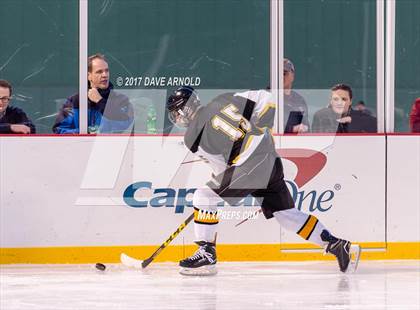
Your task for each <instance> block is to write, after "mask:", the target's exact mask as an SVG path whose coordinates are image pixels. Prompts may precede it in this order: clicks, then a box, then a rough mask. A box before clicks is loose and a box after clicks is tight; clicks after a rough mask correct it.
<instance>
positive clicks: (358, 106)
mask: <svg viewBox="0 0 420 310" xmlns="http://www.w3.org/2000/svg"><path fill="white" fill-rule="evenodd" d="M354 110H356V111H362V112H363V113H367V114H369V115H372V111H371V110H369V109H368V108H367V107H366V104H365V102H364V101H363V100H360V101H358V102H357V103H356V105H355V106H354Z"/></svg>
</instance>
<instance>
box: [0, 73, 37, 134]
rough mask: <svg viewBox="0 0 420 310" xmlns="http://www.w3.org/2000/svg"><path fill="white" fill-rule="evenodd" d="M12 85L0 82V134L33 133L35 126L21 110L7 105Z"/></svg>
mask: <svg viewBox="0 0 420 310" xmlns="http://www.w3.org/2000/svg"><path fill="white" fill-rule="evenodd" d="M11 97H12V85H11V84H10V83H9V82H8V81H6V80H0V134H2V133H7V134H29V133H35V126H34V124H32V122H31V120H30V119H29V118H28V116H26V113H25V112H23V110H21V109H19V108H17V107H13V106H10V105H9V102H10V98H11Z"/></svg>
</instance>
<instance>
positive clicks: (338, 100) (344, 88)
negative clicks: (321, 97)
mask: <svg viewBox="0 0 420 310" xmlns="http://www.w3.org/2000/svg"><path fill="white" fill-rule="evenodd" d="M352 98H353V92H352V89H351V87H350V86H348V85H345V84H337V85H335V86H333V88H331V102H330V104H329V105H328V107H326V108H323V109H321V110H319V111H318V112H316V113H315V115H314V119H313V122H312V131H313V132H335V133H348V132H349V133H363V132H366V133H368V132H370V133H376V130H377V122H376V118H375V117H373V116H371V115H369V114H367V113H363V112H362V111H355V110H353V109H352V108H351V103H352Z"/></svg>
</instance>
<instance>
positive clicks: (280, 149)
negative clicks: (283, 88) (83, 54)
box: [0, 136, 385, 248]
mask: <svg viewBox="0 0 420 310" xmlns="http://www.w3.org/2000/svg"><path fill="white" fill-rule="evenodd" d="M275 142H276V151H277V153H278V154H279V155H280V157H281V158H282V162H283V166H284V172H285V180H286V184H287V186H288V188H289V191H290V193H291V195H292V197H293V199H294V201H295V205H296V207H297V208H299V209H300V210H302V211H304V212H306V213H310V214H314V215H316V216H317V217H318V218H320V220H322V221H323V222H324V223H325V225H326V226H327V227H328V228H330V229H331V230H332V231H333V232H334V233H336V234H339V235H340V236H343V237H344V238H349V239H351V240H354V241H359V242H384V241H385V207H384V206H385V201H384V200H385V155H384V140H383V137H377V136H364V137H351V136H345V137H335V136H317V137H315V136H306V137H303V136H301V137H292V136H282V137H275ZM1 146H2V147H1V153H0V154H1V182H2V186H1V204H2V216H1V236H0V241H1V247H38V246H112V245H153V244H160V243H161V241H162V240H164V239H165V238H166V237H167V235H168V234H169V233H170V232H171V231H172V230H173V229H174V228H176V227H177V226H178V225H179V223H181V222H182V221H183V220H184V219H185V218H186V217H188V215H189V214H190V213H191V212H192V211H193V208H192V197H193V194H194V192H195V190H196V189H197V188H200V187H204V186H205V184H206V182H207V181H208V180H209V178H210V176H211V173H212V171H211V169H210V167H209V166H208V165H207V164H206V163H205V162H204V161H202V160H200V159H197V158H196V157H195V156H194V155H193V154H189V153H188V152H187V150H186V148H185V146H184V145H183V138H182V137H181V136H169V137H161V136H143V137H140V136H138V137H129V136H118V137H66V138H59V137H57V138H56V137H37V138H34V139H22V138H19V137H10V138H7V139H2V140H1ZM16 154H18V155H16ZM28 154H30V156H31V161H28V160H26V159H25V158H26V156H28ZM6 163H7V164H6ZM34 163H36V164H34ZM17 172H18V173H17ZM17 176H18V177H17ZM218 207H219V208H218V209H219V213H218V215H219V217H220V224H219V227H220V229H219V233H218V243H222V244H223V243H225V244H235V243H237V244H259V243H280V242H281V243H282V244H286V248H287V244H295V243H300V242H302V241H301V240H300V239H299V238H298V237H296V236H295V235H294V234H291V233H289V232H286V231H283V230H282V229H281V228H280V227H279V225H278V223H277V222H276V221H275V220H272V219H271V220H266V219H265V218H264V216H263V215H262V213H260V212H258V210H259V209H260V208H259V206H258V203H257V201H256V200H255V199H254V198H252V197H245V198H244V199H243V200H242V201H241V202H240V203H238V205H235V206H229V205H227V204H226V203H220V204H218ZM244 219H247V221H245V222H244V223H243V224H241V225H239V226H235V225H236V224H238V223H239V222H241V221H243V220H244ZM16 223H19V225H16ZM193 239H194V236H193V229H192V225H190V226H189V227H187V228H186V229H185V231H184V232H183V234H182V236H180V237H179V238H178V239H176V240H175V241H174V244H190V243H192V241H193Z"/></svg>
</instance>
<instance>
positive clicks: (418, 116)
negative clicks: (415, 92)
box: [410, 98, 420, 132]
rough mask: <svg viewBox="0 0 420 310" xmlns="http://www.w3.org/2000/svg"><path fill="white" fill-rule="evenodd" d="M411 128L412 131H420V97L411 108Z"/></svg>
mask: <svg viewBox="0 0 420 310" xmlns="http://www.w3.org/2000/svg"><path fill="white" fill-rule="evenodd" d="M410 129H411V132H420V98H417V99H416V100H414V102H413V107H412V108H411V112H410Z"/></svg>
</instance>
